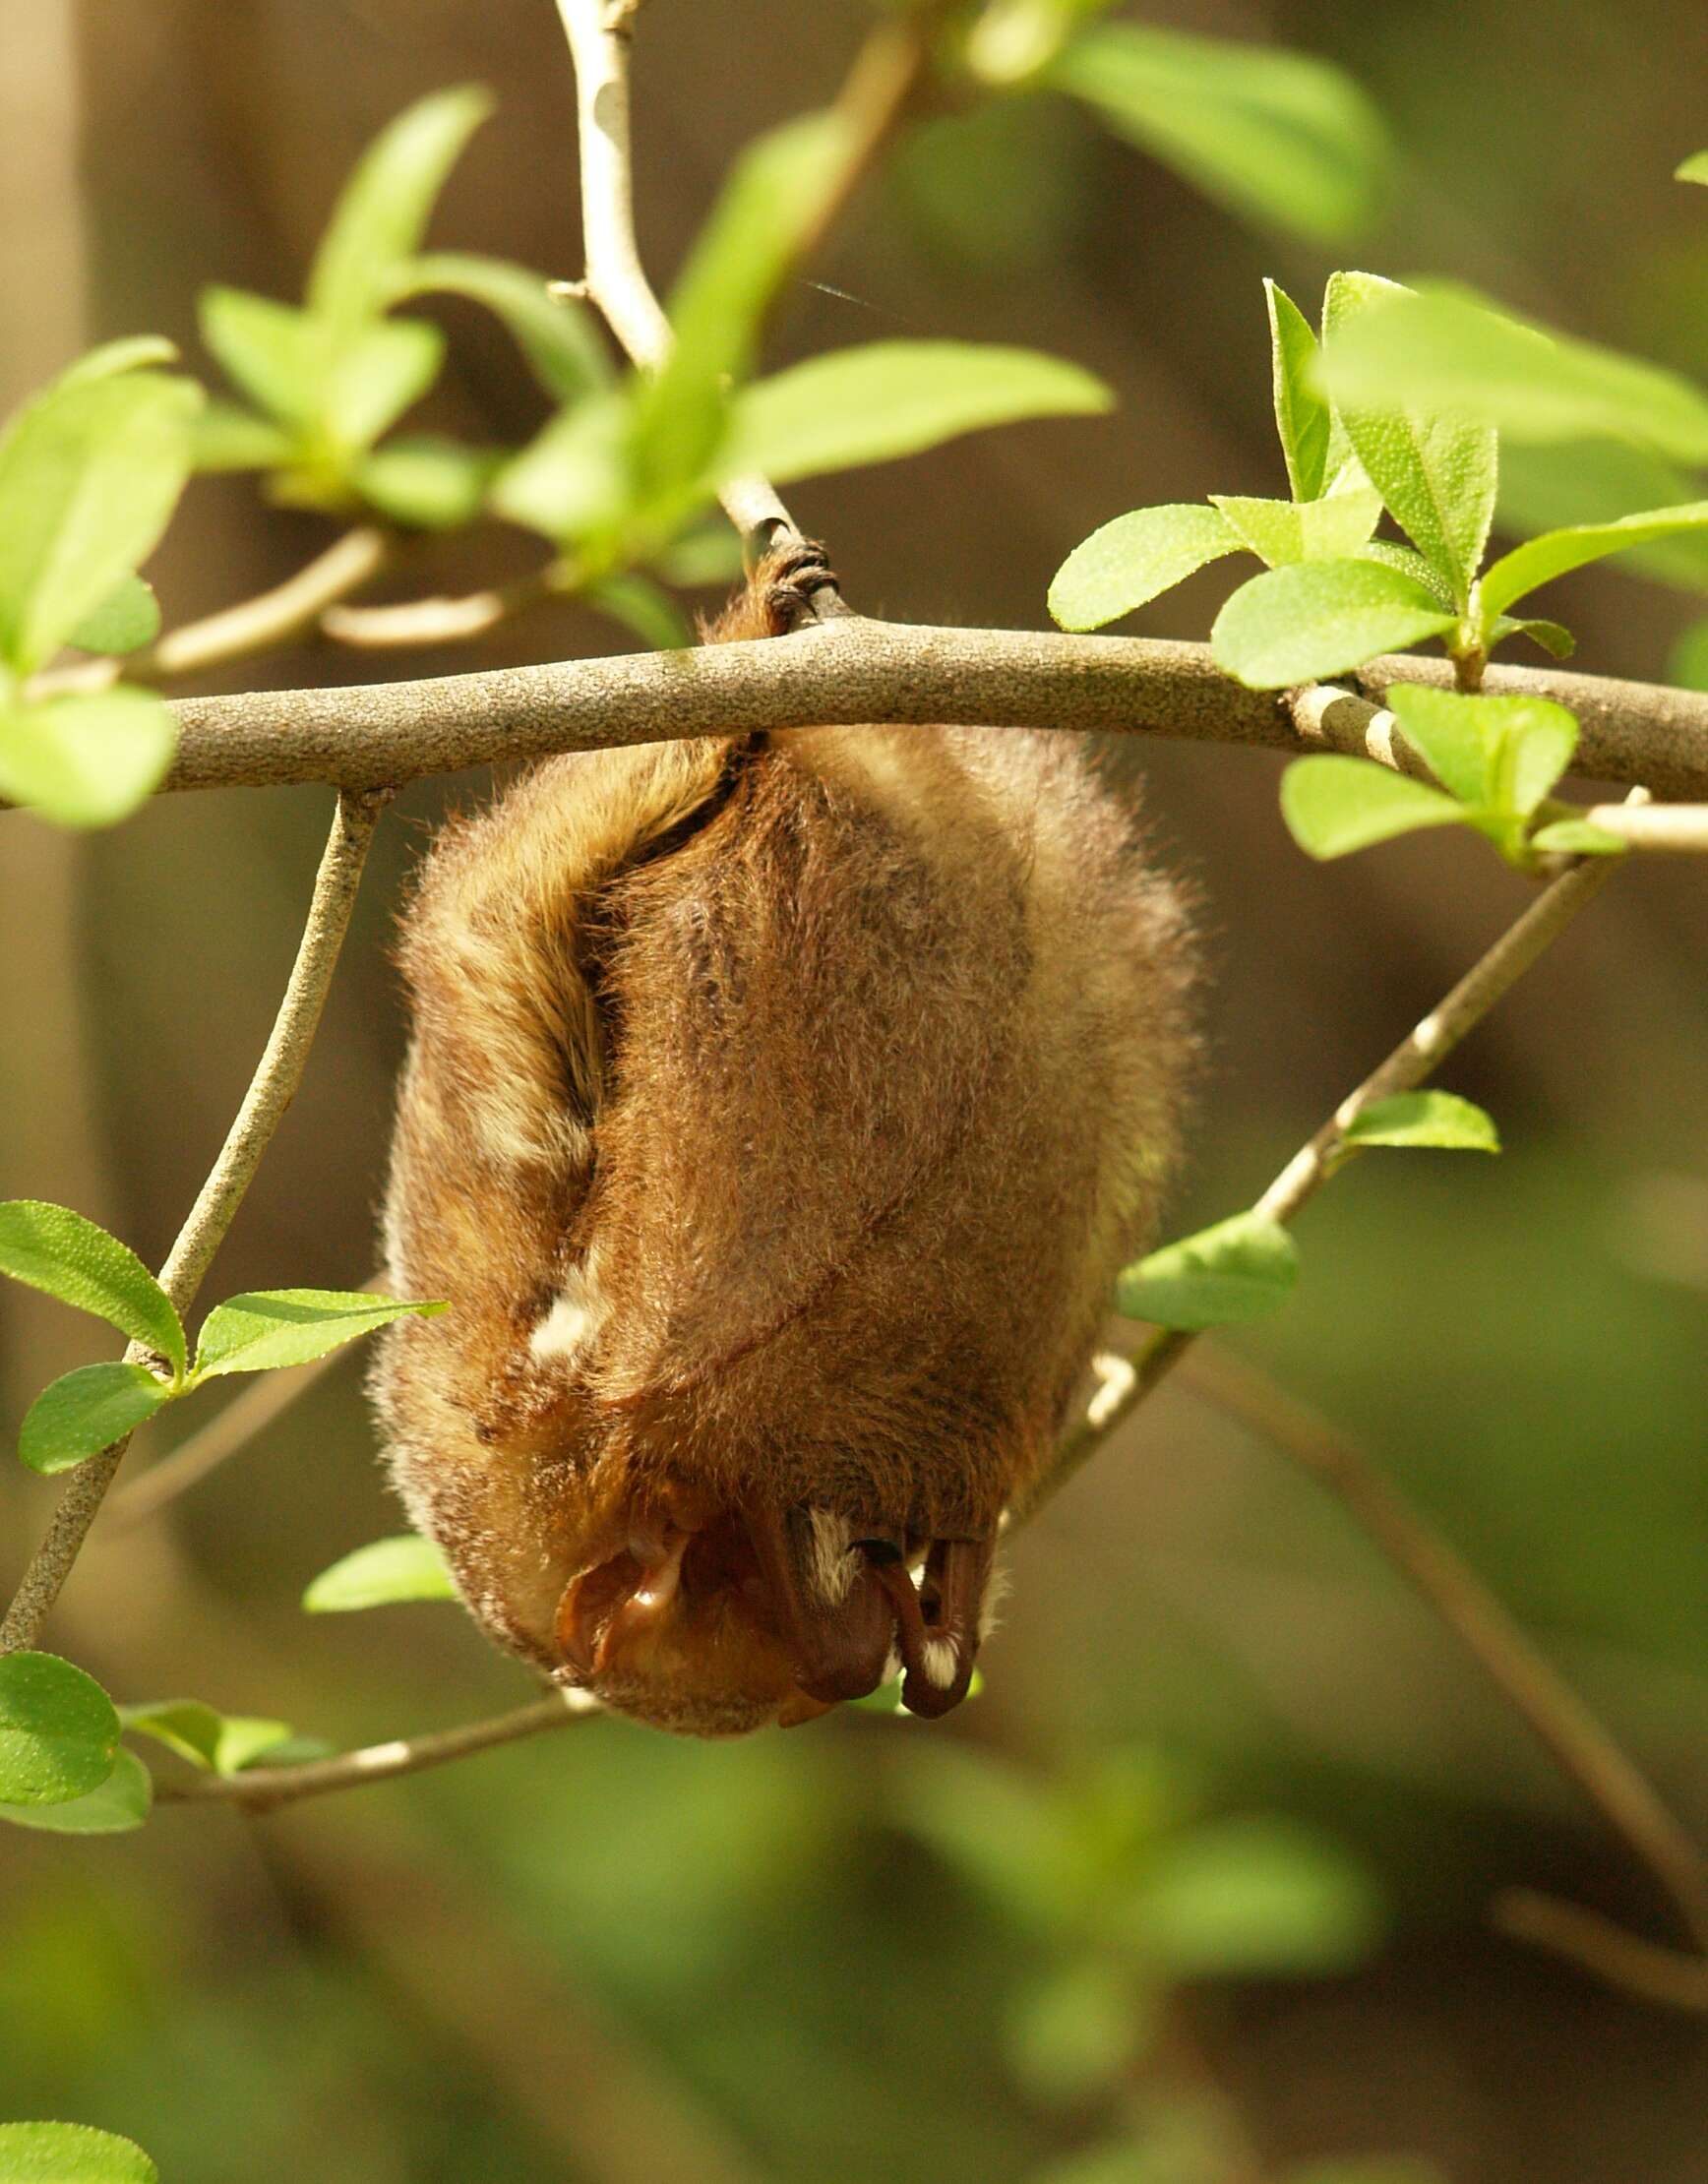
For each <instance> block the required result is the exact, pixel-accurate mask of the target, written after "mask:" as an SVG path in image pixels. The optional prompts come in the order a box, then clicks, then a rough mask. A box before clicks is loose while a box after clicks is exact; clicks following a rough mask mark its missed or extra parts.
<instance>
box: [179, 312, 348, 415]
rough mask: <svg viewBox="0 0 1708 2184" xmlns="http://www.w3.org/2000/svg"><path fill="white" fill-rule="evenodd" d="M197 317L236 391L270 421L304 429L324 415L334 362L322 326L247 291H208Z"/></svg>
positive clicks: (325, 329)
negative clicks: (244, 395) (264, 413)
mask: <svg viewBox="0 0 1708 2184" xmlns="http://www.w3.org/2000/svg"><path fill="white" fill-rule="evenodd" d="M197 311H198V317H199V319H200V323H201V327H202V338H203V340H204V341H206V342H207V344H208V346H209V348H210V349H212V350H213V354H214V356H215V357H216V358H217V359H218V361H219V363H220V365H221V366H222V367H223V369H224V371H225V374H226V376H227V377H228V378H229V379H230V381H231V383H232V385H233V386H234V387H237V388H239V389H241V391H242V392H243V393H244V394H247V395H248V396H249V398H250V400H251V401H252V402H254V403H255V404H256V405H257V406H258V407H259V408H261V409H263V410H265V411H266V412H267V414H268V416H270V417H275V418H277V419H279V420H280V421H281V422H282V423H284V424H287V425H291V426H295V427H299V428H301V427H306V426H308V425H311V424H312V423H313V422H314V421H315V420H316V419H317V418H318V417H319V416H320V415H321V412H322V410H323V409H324V407H325V404H326V388H327V375H328V373H329V372H330V371H331V369H332V359H333V344H332V336H331V333H330V330H329V328H328V327H327V326H326V325H325V323H324V322H323V321H321V320H319V319H315V318H312V317H311V316H310V315H309V313H308V312H306V311H299V310H297V308H296V307H295V306H294V305H293V304H288V303H277V302H275V301H274V298H273V297H272V296H258V295H253V294H251V293H250V291H249V290H248V289H246V288H224V287H217V286H216V287H212V288H205V289H204V290H203V291H202V296H201V300H200V303H199V304H198V307H197Z"/></svg>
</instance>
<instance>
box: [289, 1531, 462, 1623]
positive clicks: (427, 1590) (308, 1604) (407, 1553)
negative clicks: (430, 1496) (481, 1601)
mask: <svg viewBox="0 0 1708 2184" xmlns="http://www.w3.org/2000/svg"><path fill="white" fill-rule="evenodd" d="M457 1597H458V1596H457V1587H456V1585H455V1584H454V1582H453V1581H452V1576H451V1572H450V1571H449V1570H448V1569H447V1568H446V1566H445V1557H444V1556H443V1555H442V1554H441V1553H440V1551H439V1549H438V1548H437V1547H435V1546H434V1544H433V1542H432V1541H431V1540H424V1539H422V1537H421V1536H420V1534H419V1533H415V1532H405V1533H403V1534H401V1535H400V1536H399V1537H398V1538H397V1539H395V1540H376V1541H374V1543H373V1544H372V1546H370V1547H357V1548H356V1549H355V1551H354V1552H353V1553H351V1554H346V1555H344V1556H343V1557H342V1559H341V1560H339V1561H336V1562H335V1563H334V1564H333V1566H332V1568H331V1569H329V1570H323V1571H322V1572H321V1574H320V1575H319V1577H317V1578H316V1579H315V1581H314V1583H313V1584H312V1585H311V1586H310V1587H309V1588H308V1590H307V1592H306V1593H304V1594H303V1596H302V1605H303V1606H304V1608H307V1609H308V1611H309V1613H310V1614H311V1615H340V1614H345V1613H348V1612H349V1611H350V1610H352V1609H354V1608H389V1607H391V1606H393V1605H394V1604H395V1603H396V1602H398V1601H412V1600H455V1599H456V1598H457Z"/></svg>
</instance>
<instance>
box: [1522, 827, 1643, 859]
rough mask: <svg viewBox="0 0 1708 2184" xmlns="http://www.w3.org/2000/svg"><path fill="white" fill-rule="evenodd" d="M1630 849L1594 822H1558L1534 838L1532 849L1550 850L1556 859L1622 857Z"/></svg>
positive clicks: (1617, 837)
mask: <svg viewBox="0 0 1708 2184" xmlns="http://www.w3.org/2000/svg"><path fill="white" fill-rule="evenodd" d="M1630 846H1631V845H1630V843H1629V842H1627V841H1623V840H1621V838H1620V837H1619V836H1618V835H1617V834H1610V833H1609V832H1608V830H1607V828H1606V827H1605V826H1597V825H1595V824H1594V822H1593V821H1592V820H1590V819H1555V820H1554V821H1553V823H1552V824H1551V825H1548V826H1540V827H1538V828H1537V830H1536V832H1535V833H1534V834H1532V835H1531V837H1530V847H1531V848H1532V849H1540V850H1546V851H1547V852H1548V854H1549V855H1550V856H1553V857H1622V856H1624V855H1625V853H1626V851H1627V850H1628V849H1629V848H1630Z"/></svg>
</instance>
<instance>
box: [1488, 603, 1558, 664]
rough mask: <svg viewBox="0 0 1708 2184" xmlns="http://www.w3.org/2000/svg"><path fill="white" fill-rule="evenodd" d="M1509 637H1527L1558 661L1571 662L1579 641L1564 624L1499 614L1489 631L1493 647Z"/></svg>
mask: <svg viewBox="0 0 1708 2184" xmlns="http://www.w3.org/2000/svg"><path fill="white" fill-rule="evenodd" d="M1507 637H1528V638H1529V639H1530V641H1531V642H1532V643H1533V644H1539V645H1540V646H1541V647H1542V649H1543V651H1545V652H1547V653H1549V654H1550V655H1551V656H1552V657H1553V658H1554V659H1556V660H1569V659H1570V657H1571V655H1572V654H1573V653H1574V652H1575V651H1576V650H1577V639H1576V637H1573V636H1572V634H1571V632H1570V631H1569V630H1568V629H1567V628H1566V627H1565V625H1564V623H1562V622H1545V621H1543V620H1542V619H1541V618H1540V617H1538V616H1536V615H1519V616H1516V617H1515V616H1513V615H1510V614H1497V615H1496V616H1495V617H1494V623H1493V624H1492V626H1491V627H1490V630H1489V643H1490V645H1491V647H1493V646H1494V645H1496V644H1500V643H1503V642H1504V641H1505V639H1506V638H1507Z"/></svg>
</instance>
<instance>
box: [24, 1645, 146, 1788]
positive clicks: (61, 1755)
mask: <svg viewBox="0 0 1708 2184" xmlns="http://www.w3.org/2000/svg"><path fill="white" fill-rule="evenodd" d="M118 1748H119V1718H118V1715H117V1713H116V1712H115V1711H114V1709H113V1702H112V1701H111V1699H109V1698H108V1697H107V1695H106V1693H105V1692H104V1691H103V1690H102V1689H101V1687H100V1685H99V1684H98V1683H96V1681H95V1680H94V1678H93V1676H91V1675H86V1674H85V1673H84V1671H83V1670H82V1669H81V1668H73V1667H72V1665H71V1663H70V1662H69V1661H61V1660H60V1659H59V1657H58V1656H57V1655H56V1654H51V1653H9V1654H6V1655H4V1656H0V1803H5V1804H14V1805H54V1804H65V1803H68V1802H69V1801H70V1799H71V1798H73V1797H81V1796H83V1795H84V1794H85V1793H86V1792H87V1791H88V1790H97V1789H99V1787H100V1785H101V1784H102V1783H103V1782H105V1781H106V1779H107V1777H108V1776H109V1775H110V1774H111V1773H112V1769H113V1759H114V1757H115V1755H116V1754H117V1751H118Z"/></svg>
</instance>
